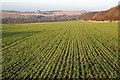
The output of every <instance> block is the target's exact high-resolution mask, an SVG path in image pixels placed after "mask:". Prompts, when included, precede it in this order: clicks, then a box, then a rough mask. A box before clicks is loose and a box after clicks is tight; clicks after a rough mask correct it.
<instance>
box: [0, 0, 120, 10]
mask: <svg viewBox="0 0 120 80" xmlns="http://www.w3.org/2000/svg"><path fill="white" fill-rule="evenodd" d="M119 1H120V0H0V3H1V4H2V10H15V11H36V10H41V11H49V10H64V11H78V10H87V11H104V10H107V9H109V8H111V7H114V6H116V5H118V2H119Z"/></svg>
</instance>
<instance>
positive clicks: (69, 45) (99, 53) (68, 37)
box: [2, 21, 119, 79]
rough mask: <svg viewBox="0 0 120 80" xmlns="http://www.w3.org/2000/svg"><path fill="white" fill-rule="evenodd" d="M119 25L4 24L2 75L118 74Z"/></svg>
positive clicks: (82, 23) (63, 76)
mask: <svg viewBox="0 0 120 80" xmlns="http://www.w3.org/2000/svg"><path fill="white" fill-rule="evenodd" d="M117 25H118V24H117V23H114V22H112V23H94V22H79V21H69V22H53V23H35V24H6V25H3V27H2V28H3V36H2V37H3V38H2V42H3V43H2V46H3V48H2V54H3V56H2V61H3V65H2V67H3V72H2V74H3V75H2V76H3V78H4V79H10V78H13V79H18V78H21V79H23V78H24V79H30V78H32V79H38V78H116V77H118V74H119V66H118V26H117Z"/></svg>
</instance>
